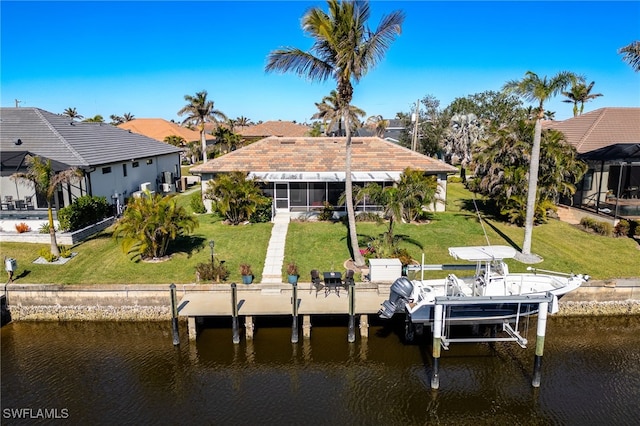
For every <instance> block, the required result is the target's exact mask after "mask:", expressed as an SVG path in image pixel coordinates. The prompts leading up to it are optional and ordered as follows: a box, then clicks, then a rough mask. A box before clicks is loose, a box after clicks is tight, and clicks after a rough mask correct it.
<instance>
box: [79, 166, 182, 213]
mask: <svg viewBox="0 0 640 426" xmlns="http://www.w3.org/2000/svg"><path fill="white" fill-rule="evenodd" d="M149 160H151V164H147V162H148V161H149ZM134 162H137V163H138V167H133V164H134ZM123 164H126V167H127V176H124V170H123ZM104 167H111V173H103V172H102V169H103V168H104ZM176 170H177V174H176ZM165 171H167V172H172V173H173V175H174V178H179V177H180V175H179V173H180V156H179V155H178V154H171V155H165V156H161V157H150V158H142V159H136V160H133V161H126V162H120V163H112V164H109V165H105V166H101V167H96V169H95V170H94V171H93V172H92V173H91V192H92V195H94V196H97V197H106V198H107V201H108V202H109V203H114V202H115V201H114V199H113V198H112V197H113V196H115V194H116V193H117V194H118V197H119V199H120V202H121V203H124V200H125V199H126V198H129V197H131V196H132V194H133V193H134V192H136V191H140V185H141V184H142V183H145V182H149V183H150V184H151V185H150V188H149V189H150V190H151V191H152V192H158V189H159V183H160V182H161V181H162V180H161V179H162V172H165Z"/></svg>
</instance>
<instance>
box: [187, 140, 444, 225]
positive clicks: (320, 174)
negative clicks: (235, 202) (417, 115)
mask: <svg viewBox="0 0 640 426" xmlns="http://www.w3.org/2000/svg"><path fill="white" fill-rule="evenodd" d="M345 152H346V148H345V138H338V137H319V138H312V137H297V138H281V137H268V138H265V139H262V140H260V141H258V142H255V143H253V144H251V145H248V146H246V147H244V148H241V149H238V150H237V151H233V152H231V153H229V154H226V155H224V156H222V157H219V158H215V159H213V160H209V161H208V162H207V163H205V164H202V165H198V166H196V167H193V168H192V169H190V172H191V173H193V174H197V175H200V176H201V177H202V184H203V190H204V189H206V188H207V182H208V181H209V180H211V179H213V178H215V176H216V175H217V174H219V173H228V172H233V171H243V172H246V173H248V174H249V176H250V177H255V178H257V179H258V180H259V181H261V182H263V184H264V191H265V193H266V194H267V195H268V196H270V197H273V198H274V205H275V208H276V209H277V210H284V211H291V212H309V211H314V210H318V209H321V208H322V205H323V203H324V202H325V201H327V202H329V203H330V204H331V205H333V206H338V198H339V197H340V194H342V193H343V192H344V189H345V173H344V169H345ZM407 167H411V168H412V169H416V170H421V171H424V172H425V173H427V174H429V175H434V176H436V177H437V180H438V183H439V189H438V196H437V198H438V201H437V202H436V205H435V206H434V210H436V211H443V210H444V206H445V199H446V182H447V175H448V174H452V173H456V172H457V169H456V168H455V167H453V166H450V165H448V164H445V163H444V162H442V161H440V160H436V159H433V158H431V157H427V156H425V155H422V154H419V153H417V152H414V151H411V150H409V149H406V148H403V147H401V146H399V145H397V144H395V143H393V142H388V141H385V140H382V139H380V138H376V137H365V138H361V137H353V138H352V158H351V170H352V180H353V183H354V185H358V184H359V185H364V184H366V183H368V182H376V183H378V184H380V185H392V184H393V183H394V182H396V181H397V180H398V178H399V177H400V175H401V174H402V172H403V170H404V169H405V168H407ZM205 205H206V206H207V208H208V209H209V210H210V209H211V203H210V201H209V200H205ZM374 207H375V206H374ZM357 209H358V210H366V209H367V205H366V204H361V205H358V206H357ZM336 210H339V209H336Z"/></svg>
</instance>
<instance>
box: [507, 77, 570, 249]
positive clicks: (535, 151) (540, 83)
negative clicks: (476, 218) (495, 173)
mask: <svg viewBox="0 0 640 426" xmlns="http://www.w3.org/2000/svg"><path fill="white" fill-rule="evenodd" d="M581 80H582V79H581V78H580V77H578V76H577V75H576V74H574V73H571V72H568V71H561V72H559V73H557V74H556V75H554V76H553V77H551V78H550V79H548V78H547V76H544V77H543V78H540V77H538V75H537V74H536V73H534V72H532V71H527V72H526V73H525V76H524V78H523V79H522V80H511V81H508V82H507V83H506V84H505V85H504V88H503V90H504V91H505V92H507V93H513V94H516V95H519V96H522V97H523V98H525V99H526V100H527V101H529V102H537V103H538V110H537V115H536V125H535V128H534V133H533V146H532V148H531V162H530V165H529V186H528V189H527V213H526V218H525V224H524V242H523V243H522V254H523V255H525V256H530V255H531V238H532V235H533V215H534V213H535V205H536V189H537V183H538V169H539V167H540V138H541V134H542V119H543V118H544V103H545V102H546V101H547V100H549V99H551V98H552V97H553V96H556V95H557V94H559V93H561V92H562V91H563V90H564V89H565V88H566V87H567V86H568V85H570V84H575V83H577V82H578V81H581Z"/></svg>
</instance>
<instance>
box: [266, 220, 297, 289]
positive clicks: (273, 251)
mask: <svg viewBox="0 0 640 426" xmlns="http://www.w3.org/2000/svg"><path fill="white" fill-rule="evenodd" d="M290 221H291V216H290V215H289V213H288V212H278V213H276V216H275V218H274V219H273V229H272V230H271V239H270V240H269V246H268V247H267V257H266V258H265V260H264V269H263V271H262V284H282V264H283V262H284V244H285V240H286V239H287V230H288V229H289V222H290Z"/></svg>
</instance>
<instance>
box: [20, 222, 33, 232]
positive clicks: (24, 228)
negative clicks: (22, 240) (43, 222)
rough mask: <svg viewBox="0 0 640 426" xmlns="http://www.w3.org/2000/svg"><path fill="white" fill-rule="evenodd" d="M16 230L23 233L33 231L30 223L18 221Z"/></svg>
mask: <svg viewBox="0 0 640 426" xmlns="http://www.w3.org/2000/svg"><path fill="white" fill-rule="evenodd" d="M16 231H18V234H22V233H23V232H29V231H31V228H29V225H27V224H26V223H24V222H20V223H16Z"/></svg>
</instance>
